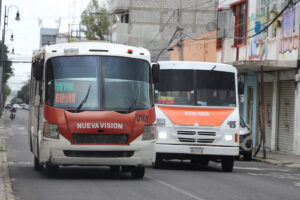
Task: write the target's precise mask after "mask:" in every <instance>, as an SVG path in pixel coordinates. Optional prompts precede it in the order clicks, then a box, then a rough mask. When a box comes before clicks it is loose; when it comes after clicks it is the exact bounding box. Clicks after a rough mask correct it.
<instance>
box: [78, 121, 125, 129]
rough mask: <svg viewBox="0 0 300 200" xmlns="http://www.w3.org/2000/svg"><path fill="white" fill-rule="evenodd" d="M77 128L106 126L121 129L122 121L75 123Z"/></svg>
mask: <svg viewBox="0 0 300 200" xmlns="http://www.w3.org/2000/svg"><path fill="white" fill-rule="evenodd" d="M77 128H78V129H88V128H106V129H120V130H122V129H123V123H114V122H95V123H77Z"/></svg>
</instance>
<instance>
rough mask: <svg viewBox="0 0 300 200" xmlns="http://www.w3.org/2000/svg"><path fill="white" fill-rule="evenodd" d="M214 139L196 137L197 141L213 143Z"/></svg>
mask: <svg viewBox="0 0 300 200" xmlns="http://www.w3.org/2000/svg"><path fill="white" fill-rule="evenodd" d="M214 140H215V139H198V140H197V142H198V143H213V142H214Z"/></svg>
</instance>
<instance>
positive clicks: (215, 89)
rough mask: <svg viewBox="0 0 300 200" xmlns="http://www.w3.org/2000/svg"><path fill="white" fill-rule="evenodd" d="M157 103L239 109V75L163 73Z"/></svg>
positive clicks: (228, 73)
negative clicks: (237, 104)
mask: <svg viewBox="0 0 300 200" xmlns="http://www.w3.org/2000/svg"><path fill="white" fill-rule="evenodd" d="M159 80H160V81H159V83H158V84H155V102H156V103H157V104H167V105H190V106H222V107H235V106H236V89H235V74H234V73H231V72H223V71H210V70H181V69H180V70H175V69H170V70H161V71H160V78H159Z"/></svg>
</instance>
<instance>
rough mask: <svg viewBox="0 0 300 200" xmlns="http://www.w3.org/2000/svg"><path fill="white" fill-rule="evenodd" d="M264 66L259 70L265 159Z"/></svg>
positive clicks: (264, 154)
mask: <svg viewBox="0 0 300 200" xmlns="http://www.w3.org/2000/svg"><path fill="white" fill-rule="evenodd" d="M264 92H265V91H264V67H263V66H261V71H260V99H261V119H262V131H261V135H262V145H263V158H264V159H266V157H267V156H266V145H265V144H266V132H265V125H266V121H265V96H264Z"/></svg>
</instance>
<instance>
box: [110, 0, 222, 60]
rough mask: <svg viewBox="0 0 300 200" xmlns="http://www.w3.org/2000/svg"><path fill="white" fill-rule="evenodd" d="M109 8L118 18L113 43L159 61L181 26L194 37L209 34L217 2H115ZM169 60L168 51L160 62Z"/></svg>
mask: <svg viewBox="0 0 300 200" xmlns="http://www.w3.org/2000/svg"><path fill="white" fill-rule="evenodd" d="M110 8H111V12H112V13H113V14H115V15H116V18H115V20H114V21H115V24H113V25H112V27H111V41H112V42H114V43H121V44H127V45H133V46H140V47H144V48H147V49H149V50H150V52H151V55H152V60H156V57H157V55H158V54H159V52H160V51H161V50H162V49H164V48H166V47H167V46H168V43H169V41H170V39H171V37H172V35H173V34H174V33H175V31H176V29H177V27H178V26H179V27H182V28H184V31H185V32H187V33H190V34H192V35H200V34H203V33H206V32H210V31H211V30H210V29H211V27H213V26H214V24H215V22H216V12H215V10H216V9H217V0H213V1H206V2H203V1H202V0H113V1H112V3H111V5H110ZM178 9H179V11H178ZM115 15H114V16H115ZM213 29H215V28H214V27H213ZM169 59H170V56H169V53H168V52H167V51H165V52H164V53H163V54H162V55H161V56H160V60H169Z"/></svg>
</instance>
